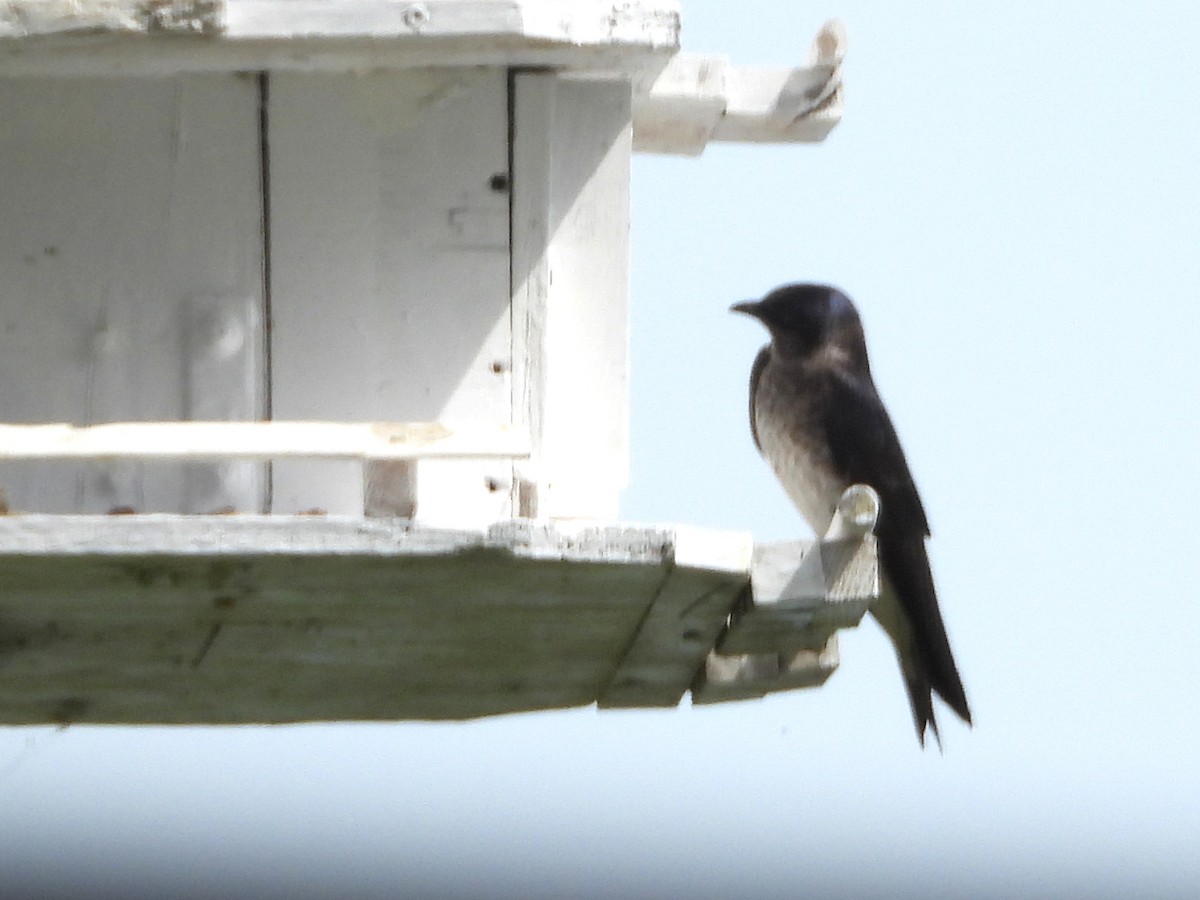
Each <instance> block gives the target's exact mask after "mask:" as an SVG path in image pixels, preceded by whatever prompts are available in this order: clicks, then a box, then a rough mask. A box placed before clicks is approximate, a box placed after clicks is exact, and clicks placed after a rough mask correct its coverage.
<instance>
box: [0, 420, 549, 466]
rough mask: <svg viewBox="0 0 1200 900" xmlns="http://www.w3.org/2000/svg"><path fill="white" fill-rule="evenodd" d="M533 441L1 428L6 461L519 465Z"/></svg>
mask: <svg viewBox="0 0 1200 900" xmlns="http://www.w3.org/2000/svg"><path fill="white" fill-rule="evenodd" d="M528 455H529V439H528V437H527V436H525V435H524V434H521V433H520V432H519V431H517V430H515V429H513V428H509V427H507V426H498V427H493V428H482V427H476V428H469V427H468V428H463V429H458V430H455V431H451V430H450V429H448V428H446V427H445V426H442V425H438V424H436V423H399V422H281V421H278V420H276V421H271V422H133V423H127V422H120V423H111V424H106V425H91V426H83V427H78V426H74V425H67V424H57V425H0V459H91V458H98V457H103V458H126V459H128V458H145V459H188V460H197V459H204V460H213V459H215V460H222V459H258V460H269V459H310V458H313V459H357V460H364V461H365V460H368V459H438V458H462V457H467V458H471V457H482V458H516V457H525V456H528Z"/></svg>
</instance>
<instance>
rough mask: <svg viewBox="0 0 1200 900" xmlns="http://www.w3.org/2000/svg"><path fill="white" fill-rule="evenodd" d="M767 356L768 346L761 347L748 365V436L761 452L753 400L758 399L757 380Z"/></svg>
mask: <svg viewBox="0 0 1200 900" xmlns="http://www.w3.org/2000/svg"><path fill="white" fill-rule="evenodd" d="M769 358H770V351H769V348H768V347H763V348H762V349H761V350H759V351H758V356H756V357H754V365H753V366H751V367H750V436H751V437H752V438H754V446H755V447H757V448H758V452H759V453H762V443H761V442H760V441H759V439H758V426H757V425H755V424H754V402H755V400H757V399H758V382H759V380H760V378H761V376H762V371H763V369H764V368H765V367H766V365H767V360H768V359H769Z"/></svg>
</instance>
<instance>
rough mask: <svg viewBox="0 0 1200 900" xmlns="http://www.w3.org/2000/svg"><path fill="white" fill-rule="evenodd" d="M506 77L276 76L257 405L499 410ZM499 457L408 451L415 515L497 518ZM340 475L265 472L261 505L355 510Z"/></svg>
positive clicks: (506, 502) (495, 416)
mask: <svg viewBox="0 0 1200 900" xmlns="http://www.w3.org/2000/svg"><path fill="white" fill-rule="evenodd" d="M507 108H508V103H507V81H506V73H505V72H504V71H502V70H496V69H457V70H456V69H439V70H426V71H411V72H382V73H373V74H370V75H363V76H343V75H292V74H284V75H276V76H272V78H271V87H270V103H269V121H270V125H269V140H270V184H271V204H270V205H271V218H272V221H271V265H272V326H271V340H272V372H273V379H272V411H273V415H274V417H275V418H279V419H310V418H321V419H329V418H336V419H343V420H363V419H367V420H387V421H390V420H402V421H403V420H409V421H438V422H444V423H446V424H447V425H448V426H449V427H450V428H451V429H455V428H458V427H460V426H478V427H499V426H506V425H509V424H510V423H511V421H512V400H511V386H510V384H509V371H510V369H511V339H510V329H511V322H510V312H509V287H508V285H509V258H508V246H509V244H508V193H507V189H506V185H507V175H508V120H507ZM512 480H513V479H512V466H511V463H508V462H503V463H502V462H497V461H492V462H460V461H455V462H428V463H421V464H420V466H419V472H418V478H417V490H418V497H417V498H416V503H417V515H418V516H419V517H421V518H423V519H424V520H426V521H439V522H442V523H451V522H454V521H494V520H496V519H500V518H506V517H508V516H509V515H511V510H512V499H511V498H512V493H513V491H512ZM362 498H363V483H362V478H361V475H360V473H359V472H358V471H356V470H354V469H347V468H345V467H341V468H340V469H335V468H332V467H330V466H329V465H326V464H318V463H286V464H277V465H276V466H275V467H274V499H275V502H274V509H275V511H276V512H293V511H297V510H301V509H306V508H310V507H318V508H321V509H325V510H328V511H330V512H337V513H355V512H361V510H362V502H363V501H362Z"/></svg>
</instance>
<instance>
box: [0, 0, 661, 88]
mask: <svg viewBox="0 0 1200 900" xmlns="http://www.w3.org/2000/svg"><path fill="white" fill-rule="evenodd" d="M114 36H118V37H121V38H123V40H118V41H114V40H113V37H114ZM298 45H299V46H298ZM678 46H679V10H678V5H677V4H675V3H672V2H666V0H658V2H648V0H647V2H633V3H621V4H614V3H611V2H607V0H570V2H566V0H423V2H411V3H405V2H397V0H336V2H330V0H194V2H182V3H180V2H144V0H7V2H5V3H2V4H0V72H9V73H11V74H60V75H61V74H68V73H69V74H100V73H110V74H111V73H113V72H121V73H124V74H143V75H145V74H171V73H179V72H183V71H224V72H236V71H255V70H283V69H287V70H293V71H296V70H299V71H314V70H327V71H342V72H346V71H359V72H364V71H369V70H371V69H376V68H380V67H383V68H398V67H407V68H413V67H427V66H479V65H495V66H554V67H568V68H574V69H582V70H592V71H602V72H607V73H609V74H631V73H634V72H643V71H647V70H649V71H653V70H656V69H658V68H661V66H662V64H663V63H665V61H666V59H667V57H669V55H670V54H671V53H673V52H675V50H677V49H678Z"/></svg>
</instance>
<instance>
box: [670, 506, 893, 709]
mask: <svg viewBox="0 0 1200 900" xmlns="http://www.w3.org/2000/svg"><path fill="white" fill-rule="evenodd" d="M878 518H879V496H878V494H876V492H875V491H874V490H873V489H872V488H870V487H868V486H866V485H852V486H851V487H849V488H847V489H846V491H845V493H843V494H842V497H841V500H840V501H839V503H838V507H837V511H836V512H835V514H834V517H833V521H832V523H831V524H830V526H829V529H828V530H827V531H826V533H825V537H824V540H822V541H820V542H805V541H789V542H782V543H776V544H763V545H760V546H758V547H756V548H755V551H754V560H753V562H752V564H751V575H750V593H749V595H748V596H746V597H744V598H743V602H742V603H741V604H739V606H738V607H736V608H735V610H734V612H733V613H732V614H731V616H730V622H729V625H728V626H727V628H726V630H725V632H724V634H723V635H722V636H721V637H720V639H719V640H718V642H717V645H716V649H715V650H714V651H713V652H712V653H710V654H709V655H708V658H707V660H706V661H705V665H704V668H703V670H702V671H701V672H700V674H699V675H698V677H697V681H696V684H695V685H694V686H693V688H692V698H693V701H694V702H696V703H715V702H720V701H724V700H732V699H738V698H743V697H755V696H762V695H764V694H766V693H769V692H771V691H777V690H785V689H790V688H797V687H811V686H814V685H818V684H821V683H822V682H824V681H825V679H827V678H828V677H829V675H830V674H832V673H833V670H834V669H835V668H837V643H836V638H835V636H834V633H835V632H836V631H837V630H838V629H841V628H852V627H854V626H856V625H858V623H859V622H860V621H861V620H862V617H863V614H864V613H866V611H867V609H868V607H869V606H870V604H871V602H872V601H873V600H874V599H875V598H876V597H877V596H878V595H879V570H878V563H877V556H876V546H875V537H874V535H873V534H872V531H873V529H874V527H875V523H876V521H877V520H878Z"/></svg>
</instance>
